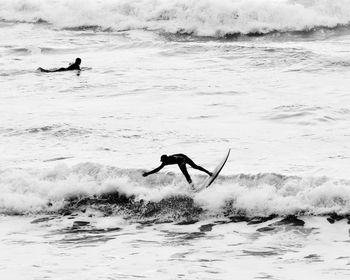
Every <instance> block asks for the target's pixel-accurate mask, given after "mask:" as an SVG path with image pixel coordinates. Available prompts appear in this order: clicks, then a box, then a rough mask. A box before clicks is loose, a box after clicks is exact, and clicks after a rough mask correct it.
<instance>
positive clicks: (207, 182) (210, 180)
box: [199, 149, 231, 190]
mask: <svg viewBox="0 0 350 280" xmlns="http://www.w3.org/2000/svg"><path fill="white" fill-rule="evenodd" d="M230 151H231V149H228V151H227V154H226V155H225V157H224V158H223V159H222V160H221V162H220V163H219V165H218V166H217V167H216V168H215V170H214V171H213V172H212V173H213V175H211V176H210V177H208V178H207V179H205V181H204V182H203V183H202V185H201V187H200V188H199V190H202V189H205V188H207V187H209V186H210V185H211V184H212V183H213V182H214V181H215V179H216V178H217V177H218V175H219V173H220V171H221V170H222V168H223V167H224V165H225V163H226V162H227V159H228V157H229V155H230Z"/></svg>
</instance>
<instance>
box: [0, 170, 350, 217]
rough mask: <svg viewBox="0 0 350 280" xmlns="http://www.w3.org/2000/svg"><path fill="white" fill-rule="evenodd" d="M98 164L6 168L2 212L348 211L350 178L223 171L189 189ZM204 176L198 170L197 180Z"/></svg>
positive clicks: (169, 177) (0, 187) (167, 177)
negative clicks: (227, 173) (195, 189)
mask: <svg viewBox="0 0 350 280" xmlns="http://www.w3.org/2000/svg"><path fill="white" fill-rule="evenodd" d="M141 174H142V170H136V169H118V168H115V167H110V166H105V165H98V164H94V163H81V164H77V165H74V166H72V167H69V166H67V165H64V164H62V165H57V166H56V167H54V168H51V169H2V170H0V213H1V214H4V215H6V214H7V215H15V214H63V215H65V213H71V212H74V211H83V212H85V211H86V210H87V209H89V211H92V210H95V211H99V212H102V213H103V214H104V215H119V214H121V215H124V216H128V217H134V218H135V217H136V218H137V217H151V218H156V219H158V220H163V221H164V220H173V219H176V218H179V217H184V216H186V215H187V216H191V218H194V217H197V218H199V217H200V216H202V215H204V216H215V217H223V216H232V215H244V216H247V217H254V216H260V217H262V216H265V217H267V216H271V215H279V216H286V215H327V214H330V213H336V214H338V215H349V214H350V181H346V180H339V179H337V180H336V179H331V178H326V177H321V178H301V177H297V176H283V175H279V174H273V173H265V174H256V175H246V174H237V175H231V176H221V177H219V178H218V179H217V180H216V182H215V184H213V185H212V186H211V187H210V188H208V189H205V190H202V191H200V192H196V193H193V192H191V190H190V188H189V186H188V185H187V183H186V181H185V180H184V179H183V177H182V175H180V174H175V173H159V174H156V175H152V176H149V177H147V178H144V177H142V176H141ZM203 180H204V176H194V182H195V183H197V184H199V183H200V182H201V181H203Z"/></svg>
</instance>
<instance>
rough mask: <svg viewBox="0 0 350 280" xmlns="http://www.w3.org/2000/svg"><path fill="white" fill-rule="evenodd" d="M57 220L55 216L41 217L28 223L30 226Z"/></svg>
mask: <svg viewBox="0 0 350 280" xmlns="http://www.w3.org/2000/svg"><path fill="white" fill-rule="evenodd" d="M55 218H57V216H50V217H42V218H37V219H34V220H33V221H31V222H30V223H31V224H39V223H43V222H48V221H50V220H53V219H55Z"/></svg>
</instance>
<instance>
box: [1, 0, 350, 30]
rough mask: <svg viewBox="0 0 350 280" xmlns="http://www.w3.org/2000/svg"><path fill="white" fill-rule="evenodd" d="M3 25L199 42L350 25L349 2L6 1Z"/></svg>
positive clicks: (196, 0) (269, 0)
mask: <svg viewBox="0 0 350 280" xmlns="http://www.w3.org/2000/svg"><path fill="white" fill-rule="evenodd" d="M0 19H2V20H5V21H19V22H38V23H42V22H48V23H50V24H51V25H52V26H53V27H54V28H72V29H81V28H89V27H90V28H93V29H96V28H97V29H100V30H115V31H121V30H134V29H145V30H155V31H160V32H167V33H188V34H192V35H195V36H213V37H222V36H225V35H228V34H251V33H262V34H264V33H269V32H289V31H292V32H293V31H310V30H312V29H315V28H319V27H320V28H321V27H322V28H323V27H325V28H334V27H337V26H340V25H348V24H349V22H350V2H349V1H348V0H337V1H334V0H221V1H216V0H104V1H98V0H62V1H57V0H2V1H1V2H0Z"/></svg>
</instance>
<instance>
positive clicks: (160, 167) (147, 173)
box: [142, 163, 165, 177]
mask: <svg viewBox="0 0 350 280" xmlns="http://www.w3.org/2000/svg"><path fill="white" fill-rule="evenodd" d="M164 166H165V164H163V163H162V164H161V165H160V166H159V167H157V168H156V169H153V170H152V171H150V172H144V173H143V174H142V176H143V177H146V176H148V175H151V174H153V173H157V172H158V171H159V170H161V169H162V168H163V167H164Z"/></svg>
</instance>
